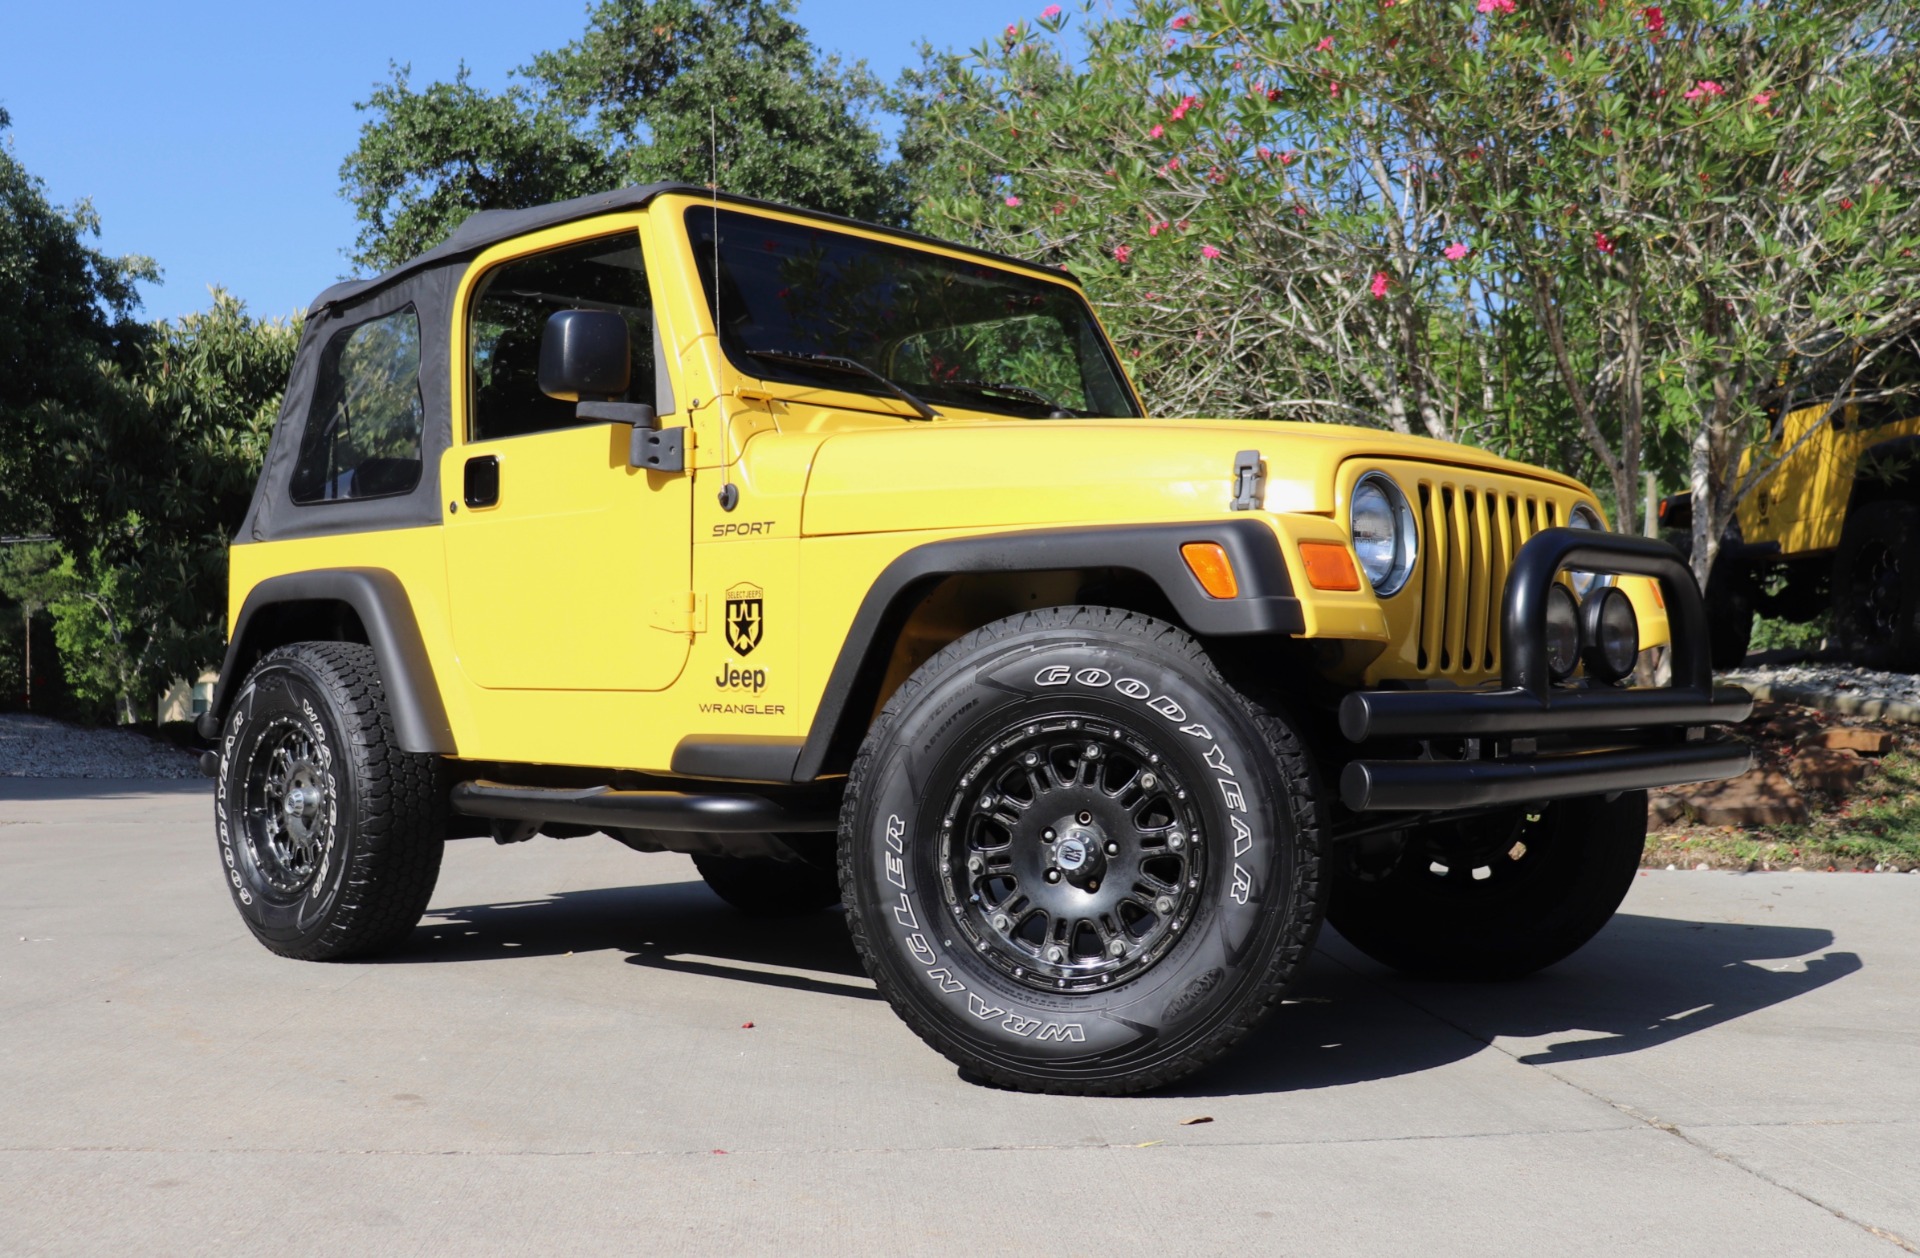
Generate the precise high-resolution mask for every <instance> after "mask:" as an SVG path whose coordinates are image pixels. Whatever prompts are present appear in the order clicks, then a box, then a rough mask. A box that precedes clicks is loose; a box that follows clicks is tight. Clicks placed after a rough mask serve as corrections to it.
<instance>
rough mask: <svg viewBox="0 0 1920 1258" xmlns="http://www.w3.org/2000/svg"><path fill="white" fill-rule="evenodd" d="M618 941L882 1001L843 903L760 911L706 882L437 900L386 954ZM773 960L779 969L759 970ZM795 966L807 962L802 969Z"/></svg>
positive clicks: (678, 964) (682, 961) (774, 981)
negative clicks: (772, 914)
mask: <svg viewBox="0 0 1920 1258" xmlns="http://www.w3.org/2000/svg"><path fill="white" fill-rule="evenodd" d="M608 949H613V950H616V951H620V952H625V953H627V954H628V956H627V961H628V962H629V964H632V965H640V966H646V967H649V968H651V969H657V970H669V971H674V972H677V973H683V974H700V975H707V976H711V977H714V978H722V979H729V980H732V981H736V982H750V983H759V984H764V985H766V986H770V987H784V988H789V989H792V990H795V991H804V992H813V993H816V994H819V995H826V996H848V997H852V998H854V999H856V1000H878V999H880V995H879V993H878V992H876V991H874V989H873V985H872V983H871V982H870V981H869V980H868V979H867V976H866V972H865V971H864V970H862V969H861V968H860V958H859V957H858V956H857V955H855V953H854V951H853V943H852V941H851V940H849V939H848V937H847V927H846V922H845V921H844V919H843V918H842V916H841V913H840V911H839V910H838V909H834V910H831V911H829V912H824V913H807V914H803V915H801V916H798V917H785V918H773V919H769V918H756V917H749V916H748V915H746V914H745V913H742V912H740V911H739V910H737V909H735V908H732V907H731V906H729V905H727V904H726V903H725V902H723V901H722V900H721V899H720V898H719V897H718V896H716V895H714V894H713V892H711V891H709V890H708V889H707V886H706V884H705V883H703V882H691V881H690V882H674V883H654V884H650V885H647V886H640V887H605V888H597V889H594V890H589V891H562V892H558V893H556V894H553V895H548V896H541V897H539V898H538V899H528V900H513V901H506V902H503V903H499V904H472V905H463V906H460V907H452V908H436V909H431V910H429V911H428V913H427V915H426V917H425V918H424V919H423V920H422V921H421V923H420V925H419V927H418V928H417V929H415V931H414V933H413V938H412V939H411V940H409V941H408V943H407V944H406V945H405V946H404V947H403V948H402V949H401V950H400V951H399V952H397V953H394V954H391V955H390V956H387V957H385V958H382V960H383V961H385V962H387V963H394V964H426V963H436V962H451V961H488V960H498V959H500V958H502V957H509V956H552V955H555V954H558V953H566V952H600V951H605V950H608ZM757 966H773V967H778V968H777V969H771V970H767V969H756V968H753V967H757ZM794 971H803V973H795V972H794Z"/></svg>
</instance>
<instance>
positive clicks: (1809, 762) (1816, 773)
mask: <svg viewBox="0 0 1920 1258" xmlns="http://www.w3.org/2000/svg"><path fill="white" fill-rule="evenodd" d="M1867 768H1868V765H1867V762H1866V761H1865V760H1862V759H1861V758H1860V757H1859V756H1857V755H1855V754H1854V753H1853V752H1851V751H1835V750H1833V749H1832V748H1829V747H1810V748H1808V749H1807V750H1805V751H1803V752H1801V753H1800V754H1799V755H1797V756H1795V757H1794V758H1793V762H1792V764H1791V765H1790V766H1789V767H1788V771H1789V772H1790V773H1792V774H1793V780H1794V781H1796V782H1798V783H1799V784H1800V786H1801V787H1802V788H1803V789H1805V790H1809V791H1825V792H1827V793H1828V794H1829V795H1843V794H1845V793H1846V792H1848V791H1850V790H1852V789H1853V788H1854V787H1855V786H1857V785H1859V783H1860V779H1861V778H1864V777H1865V776H1867Z"/></svg>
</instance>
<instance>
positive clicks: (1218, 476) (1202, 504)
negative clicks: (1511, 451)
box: [801, 419, 1583, 536]
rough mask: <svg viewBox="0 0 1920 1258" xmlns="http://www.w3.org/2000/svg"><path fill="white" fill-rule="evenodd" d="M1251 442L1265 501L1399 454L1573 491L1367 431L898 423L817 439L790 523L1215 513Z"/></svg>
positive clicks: (1451, 451) (1292, 503)
mask: <svg viewBox="0 0 1920 1258" xmlns="http://www.w3.org/2000/svg"><path fill="white" fill-rule="evenodd" d="M1241 450H1258V451H1259V452H1260V455H1261V457H1262V458H1263V459H1264V460H1265V461H1266V465H1267V484H1266V499H1265V507H1266V510H1268V511H1275V512H1315V513H1321V514H1331V513H1332V511H1333V509H1334V502H1333V488H1334V481H1335V474H1336V472H1337V470H1338V468H1339V465H1340V464H1341V463H1342V462H1344V461H1345V460H1347V459H1351V458H1369V457H1371V458H1390V459H1406V460H1414V461H1419V462H1427V463H1442V464H1448V465H1451V466H1456V467H1469V468H1477V469H1482V470H1485V471H1491V472H1502V473H1506V474H1508V475H1517V476H1525V477H1531V478H1533V479H1536V480H1542V481H1546V482H1549V483H1552V484H1556V485H1562V486H1567V487H1570V488H1575V489H1581V488H1583V487H1582V486H1581V485H1580V484H1579V482H1577V481H1575V480H1573V479H1572V478H1570V477H1566V476H1562V475H1559V474H1558V473H1555V472H1548V471H1545V470H1544V469H1541V468H1536V467H1530V466H1527V465H1526V464H1522V463H1515V462H1513V461H1511V460H1508V459H1502V458H1498V457H1496V456H1494V455H1491V454H1488V453H1486V452H1485V451H1483V450H1476V449H1474V448H1473V447H1471V446H1462V445H1455V444H1453V443H1451V442H1446V441H1434V440H1431V439H1429V438H1426V437H1403V436H1400V435H1399V434H1397V433H1391V432H1382V431H1379V430H1377V429H1370V428H1349V427H1344V426H1339V425H1332V424H1300V423H1283V422H1278V421H1272V420H1177V421H1168V420H1152V419H1130V420H1026V421H1017V420H1016V421H1004V420H995V421H978V422H974V421H939V422H936V423H933V424H916V423H904V424H902V425H900V426H899V427H897V428H879V429H866V430H861V431H857V432H844V433H840V434H838V435H835V436H833V437H829V438H828V439H827V440H826V441H825V442H823V443H822V444H821V446H820V447H819V449H818V450H817V452H816V453H815V455H814V458H813V468H812V471H811V473H810V474H809V475H808V478H807V491H806V505H805V509H804V512H803V516H802V523H801V530H802V532H804V533H806V534H807V535H810V536H823V535H831V534H843V533H873V532H894V531H904V530H920V529H960V528H979V527H981V526H982V525H989V526H992V527H996V528H1005V527H1021V526H1028V525H1044V524H1066V523H1079V524H1086V523H1094V522H1099V521H1105V520H1120V519H1125V520H1128V521H1153V520H1195V519H1204V518H1206V517H1209V516H1215V515H1220V514H1223V513H1225V512H1226V511H1227V510H1228V503H1229V502H1230V501H1231V499H1232V497H1233V465H1234V456H1235V455H1236V454H1237V453H1238V452H1239V451H1241Z"/></svg>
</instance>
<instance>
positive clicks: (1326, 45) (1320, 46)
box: [1313, 35, 1333, 52]
mask: <svg viewBox="0 0 1920 1258" xmlns="http://www.w3.org/2000/svg"><path fill="white" fill-rule="evenodd" d="M1332 47H1333V36H1331V35H1325V36H1322V37H1321V39H1320V42H1319V43H1317V44H1315V45H1314V46H1313V50H1314V51H1315V52H1326V51H1328V50H1329V49H1331V48H1332Z"/></svg>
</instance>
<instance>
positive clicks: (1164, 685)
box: [840, 607, 1323, 1094]
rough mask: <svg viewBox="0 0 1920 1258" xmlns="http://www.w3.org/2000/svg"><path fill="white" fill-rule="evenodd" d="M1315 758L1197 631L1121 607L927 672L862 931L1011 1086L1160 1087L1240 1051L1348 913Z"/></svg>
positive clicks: (851, 868) (858, 934)
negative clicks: (1327, 906)
mask: <svg viewBox="0 0 1920 1258" xmlns="http://www.w3.org/2000/svg"><path fill="white" fill-rule="evenodd" d="M1319 816H1320V806H1319V803H1318V801H1317V797H1316V792H1315V787H1314V783H1313V774H1312V770H1311V767H1310V765H1309V763H1308V760H1307V756H1306V753H1305V751H1304V749H1303V748H1302V746H1301V744H1300V743H1299V741H1298V740H1297V739H1296V738H1295V736H1294V734H1293V732H1292V730H1291V729H1290V728H1289V727H1288V726H1287V725H1286V724H1285V723H1284V722H1283V721H1282V720H1281V719H1280V718H1279V717H1278V716H1276V715H1275V714H1273V713H1270V712H1266V711H1263V710H1261V709H1260V708H1257V707H1256V706H1254V705H1253V704H1252V703H1251V702H1249V701H1248V700H1247V699H1246V698H1245V697H1243V696H1242V695H1241V694H1240V693H1239V692H1237V691H1235V690H1233V689H1232V688H1231V687H1229V686H1228V685H1227V684H1226V682H1225V681H1224V680H1222V678H1221V677H1220V675H1219V673H1217V672H1216V671H1215V670H1214V668H1213V666H1212V665H1211V664H1210V663H1209V662H1208V660H1207V658H1206V656H1205V655H1204V654H1203V653H1202V652H1201V650H1200V647H1199V645H1198V644H1197V643H1195V642H1194V641H1193V639H1192V638H1190V637H1188V636H1187V635H1186V634H1185V633H1183V632H1181V631H1180V630H1179V629H1177V628H1175V627H1173V626H1171V625H1168V624H1165V623H1164V622H1161V621H1157V620H1152V619H1149V618H1147V617H1144V616H1139V615H1136V614H1132V613H1128V612H1121V611H1114V610H1109V609H1106V608H1091V607H1079V608H1053V609H1048V610H1045V611H1038V612H1032V613H1028V614H1026V615H1024V616H1019V617H1014V618H1011V619H1008V620H1004V621H1000V622H998V623H995V624H992V625H988V626H987V627H985V628H983V629H980V630H977V631H976V632H974V633H972V634H969V635H968V636H967V637H965V638H962V639H961V640H960V641H958V642H956V643H954V644H952V645H951V646H949V647H947V648H946V649H945V650H943V651H942V652H941V653H940V654H939V655H937V656H935V657H934V658H933V659H932V660H930V661H928V662H927V663H926V664H925V665H923V666H922V667H921V668H920V669H919V671H917V672H916V673H915V674H914V675H913V676H912V677H911V678H909V679H908V680H907V682H906V683H905V684H904V685H902V687H901V688H900V690H899V691H898V692H896V693H895V694H894V695H893V697H892V698H891V699H889V700H888V702H887V705H886V707H885V709H884V710H883V711H882V713H881V715H880V717H879V719H878V720H877V721H876V722H875V723H874V726H873V728H872V730H871V731H870V732H869V734H868V737H867V739H866V741H865V743H864V744H863V746H862V748H861V751H860V754H859V757H858V759H857V760H856V762H855V764H854V767H853V771H852V773H851V775H850V776H849V779H848V787H847V795H846V802H845V805H844V808H843V811H842V814H841V838H840V842H841V880H842V885H843V888H844V892H845V895H844V903H845V904H846V906H847V917H848V925H849V927H850V929H851V930H852V933H853V938H854V943H855V945H856V946H857V947H858V949H859V951H860V955H861V958H862V960H863V961H864V962H865V964H866V967H867V971H868V973H869V974H871V975H872V976H873V979H874V982H875V984H876V985H877V986H878V987H879V989H880V991H881V992H882V993H883V994H884V995H885V996H886V997H887V999H888V1000H889V1001H890V1002H892V1004H893V1007H894V1009H895V1011H896V1012H897V1013H899V1014H900V1016H901V1017H902V1018H903V1019H904V1020H905V1021H906V1022H907V1024H908V1025H909V1026H910V1027H912V1028H913V1030H914V1031H915V1032H917V1033H918V1034H919V1035H920V1036H921V1038H922V1039H924V1040H926V1041H927V1043H928V1044H930V1045H932V1046H933V1047H934V1048H935V1049H937V1050H938V1051H940V1052H942V1053H944V1054H945V1055H946V1056H947V1057H948V1058H950V1059H951V1060H952V1061H954V1062H955V1063H957V1064H958V1065H960V1066H961V1067H962V1069H963V1070H965V1071H966V1072H967V1073H968V1074H969V1075H971V1076H973V1077H975V1078H978V1079H981V1080H983V1081H985V1082H988V1083H991V1084H995V1085H998V1086H1002V1087H1014V1088H1022V1089H1027V1090H1032V1091H1047V1092H1073V1093H1104V1094H1111V1093H1123V1092H1136V1091H1140V1090H1143V1089H1146V1088H1151V1087H1156V1086H1160V1085H1163V1084H1166V1083H1169V1082H1171V1081H1173V1080H1175V1079H1178V1078H1181V1077H1183V1076H1185V1075H1187V1074H1189V1073H1191V1072H1192V1071H1194V1070H1197V1069H1199V1068H1200V1067H1201V1066H1203V1065H1205V1064H1206V1063H1207V1062H1209V1061H1212V1060H1213V1059H1214V1058H1216V1057H1218V1056H1219V1055H1220V1054H1221V1053H1223V1052H1225V1051H1226V1050H1227V1049H1229V1048H1230V1047H1232V1046H1233V1045H1234V1044H1235V1043H1237V1042H1238V1041H1239V1040H1240V1038H1241V1037H1242V1036H1244V1035H1245V1034H1246V1032H1247V1031H1248V1029H1249V1028H1251V1027H1252V1026H1253V1025H1254V1024H1255V1022H1257V1021H1258V1020H1259V1019H1260V1018H1261V1017H1262V1016H1264V1015H1265V1014H1266V1013H1267V1012H1268V1010H1270V1009H1271V1008H1272V1007H1273V1006H1274V1005H1275V1004H1277V1003H1278V1002H1279V1000H1280V997H1281V995H1282V993H1284V992H1285V990H1286V988H1287V986H1288V984H1289V983H1290V982H1291V981H1292V979H1293V977H1294V974H1295V973H1296V971H1297V970H1298V968H1299V966H1300V964H1301V962H1302V961H1303V960H1304V959H1305V957H1306V955H1307V952H1308V950H1309V948H1310V947H1311V946H1312V941H1313V938H1314V935H1315V933H1316V931H1317V930H1318V927H1319V922H1320V918H1321V915H1322V905H1323V901H1322V895H1323V892H1322V887H1323V883H1322V880H1321V876H1320V869H1321V856H1320V821H1319Z"/></svg>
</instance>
